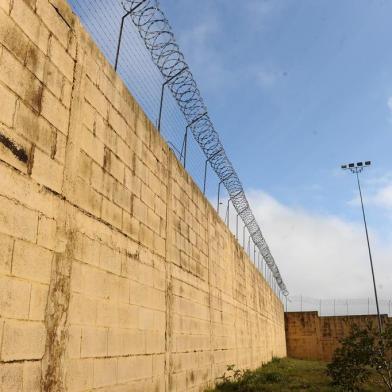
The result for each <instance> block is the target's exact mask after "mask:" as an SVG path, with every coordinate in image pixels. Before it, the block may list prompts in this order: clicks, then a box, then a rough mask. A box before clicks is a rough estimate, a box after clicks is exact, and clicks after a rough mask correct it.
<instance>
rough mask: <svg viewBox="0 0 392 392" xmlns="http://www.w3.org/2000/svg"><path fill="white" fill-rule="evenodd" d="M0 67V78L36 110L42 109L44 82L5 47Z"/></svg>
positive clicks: (0, 58)
mask: <svg viewBox="0 0 392 392" xmlns="http://www.w3.org/2000/svg"><path fill="white" fill-rule="evenodd" d="M0 68H1V73H0V80H1V81H3V83H4V84H5V85H6V86H8V87H9V88H10V89H11V90H13V91H14V92H15V93H16V94H17V95H18V96H19V97H21V98H22V99H23V100H24V101H25V102H26V103H27V104H28V105H30V106H31V107H32V108H33V109H34V110H36V111H40V110H41V106H42V92H43V86H42V83H41V82H40V81H39V80H38V79H37V78H36V77H35V76H34V75H33V74H31V73H30V72H29V71H28V70H27V69H26V68H24V67H23V65H22V64H21V63H20V62H19V61H18V60H17V59H16V58H15V57H14V56H12V55H11V53H10V52H8V50H6V49H3V51H2V53H1V57H0Z"/></svg>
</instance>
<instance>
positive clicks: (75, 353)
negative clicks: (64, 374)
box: [67, 325, 82, 358]
mask: <svg viewBox="0 0 392 392" xmlns="http://www.w3.org/2000/svg"><path fill="white" fill-rule="evenodd" d="M81 342H82V327H80V326H77V325H76V326H71V327H69V328H68V345H67V355H68V356H69V358H80V357H81Z"/></svg>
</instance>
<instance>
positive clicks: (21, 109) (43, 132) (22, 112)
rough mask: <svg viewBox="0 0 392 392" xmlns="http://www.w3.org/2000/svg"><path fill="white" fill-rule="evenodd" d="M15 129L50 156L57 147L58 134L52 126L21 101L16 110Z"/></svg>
mask: <svg viewBox="0 0 392 392" xmlns="http://www.w3.org/2000/svg"><path fill="white" fill-rule="evenodd" d="M15 129H16V130H17V132H18V133H19V134H21V135H23V136H24V137H25V138H26V139H28V140H29V141H30V142H31V143H34V144H35V145H37V146H38V147H40V148H41V149H42V150H43V151H45V152H46V153H47V154H48V155H50V154H51V153H52V151H53V149H54V148H55V147H56V132H55V130H54V128H53V127H52V125H50V123H49V122H48V121H45V119H44V118H43V117H41V116H40V115H38V113H36V112H35V111H33V110H31V109H30V108H29V107H28V106H26V105H25V104H24V103H23V102H21V101H19V102H18V105H17V109H16V114H15Z"/></svg>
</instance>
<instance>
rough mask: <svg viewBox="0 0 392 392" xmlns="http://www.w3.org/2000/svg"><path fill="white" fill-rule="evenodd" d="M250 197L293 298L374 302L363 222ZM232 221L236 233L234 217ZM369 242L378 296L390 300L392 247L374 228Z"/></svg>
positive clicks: (266, 197) (254, 195) (256, 194)
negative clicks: (297, 296) (299, 296)
mask: <svg viewBox="0 0 392 392" xmlns="http://www.w3.org/2000/svg"><path fill="white" fill-rule="evenodd" d="M247 195H248V199H249V202H250V204H251V206H252V210H253V212H254V214H255V216H256V219H257V221H258V222H259V224H260V226H261V229H262V231H263V233H264V235H265V237H266V239H267V242H268V244H269V246H270V249H271V252H272V254H273V255H274V258H275V260H276V262H277V264H278V266H279V269H280V271H281V273H282V276H283V278H284V280H285V282H286V284H287V287H288V289H289V291H290V293H291V295H295V294H303V295H305V296H309V297H314V298H368V297H370V298H372V296H373V286H372V281H371V274H370V265H369V259H368V253H367V252H368V251H367V246H366V240H365V234H364V229H363V226H362V224H355V223H352V222H350V221H346V220H344V219H342V218H340V217H338V216H333V215H317V214H314V213H311V212H310V211H307V210H306V209H301V208H293V207H288V206H285V205H284V204H282V203H280V202H279V201H277V200H276V199H274V198H273V197H271V196H269V195H268V194H266V193H264V192H262V191H250V192H247ZM231 223H232V225H231V226H232V230H233V227H234V224H235V218H234V216H233V218H231ZM234 231H235V228H234ZM370 240H371V246H372V252H373V256H374V264H375V271H376V279H377V285H378V290H379V296H380V298H386V299H387V298H391V297H392V268H391V255H392V247H391V245H390V244H386V243H382V242H381V240H380V239H379V238H378V236H377V233H376V232H375V231H374V230H371V231H370Z"/></svg>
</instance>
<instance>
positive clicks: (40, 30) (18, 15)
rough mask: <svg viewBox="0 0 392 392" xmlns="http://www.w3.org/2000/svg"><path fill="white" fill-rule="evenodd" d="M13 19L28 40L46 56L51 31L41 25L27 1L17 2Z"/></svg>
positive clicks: (12, 12) (12, 14) (13, 9)
mask: <svg viewBox="0 0 392 392" xmlns="http://www.w3.org/2000/svg"><path fill="white" fill-rule="evenodd" d="M34 2H35V1H34ZM11 18H12V19H13V20H14V21H15V22H16V24H17V25H18V26H19V27H20V28H21V29H22V30H23V32H24V33H25V34H26V35H27V36H28V38H29V39H30V40H31V41H32V42H33V43H34V44H35V45H37V46H38V47H39V48H40V49H41V50H42V52H43V53H45V54H46V53H47V50H48V42H49V30H48V29H47V28H46V27H45V25H44V24H42V23H41V21H40V19H39V17H38V16H37V14H36V13H35V12H34V10H33V9H32V8H31V6H29V5H28V3H27V2H25V1H18V2H15V3H14V4H13V6H12V11H11Z"/></svg>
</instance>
